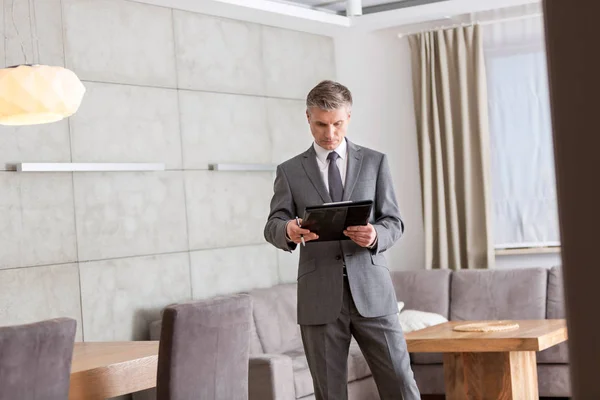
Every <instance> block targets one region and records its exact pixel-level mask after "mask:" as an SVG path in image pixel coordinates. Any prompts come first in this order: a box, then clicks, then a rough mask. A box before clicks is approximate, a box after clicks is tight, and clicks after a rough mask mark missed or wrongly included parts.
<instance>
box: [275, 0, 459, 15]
mask: <svg viewBox="0 0 600 400" xmlns="http://www.w3.org/2000/svg"><path fill="white" fill-rule="evenodd" d="M275 1H277V2H280V3H287V4H293V5H300V6H303V7H307V8H312V9H315V10H319V11H329V12H332V13H336V14H340V15H346V3H347V1H346V0H275ZM442 1H448V0H362V3H361V4H362V12H363V14H373V13H377V12H384V11H390V10H396V9H399V8H407V7H416V6H420V5H424V4H429V3H438V2H442Z"/></svg>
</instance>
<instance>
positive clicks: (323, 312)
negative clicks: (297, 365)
mask: <svg viewBox="0 0 600 400" xmlns="http://www.w3.org/2000/svg"><path fill="white" fill-rule="evenodd" d="M306 103H307V104H306V105H307V110H306V116H307V118H308V123H309V125H310V130H311V132H312V135H313V136H314V143H313V145H312V146H311V147H310V148H309V149H308V150H307V151H305V152H304V153H302V154H299V155H298V156H296V157H294V158H292V159H290V160H288V161H286V162H284V163H282V164H281V165H279V166H278V167H277V176H276V178H275V184H274V195H273V198H272V200H271V212H270V214H269V218H268V221H267V224H266V226H265V238H266V239H267V241H269V242H270V243H271V244H273V245H274V246H276V247H278V248H280V249H282V250H285V251H290V252H291V251H292V250H294V249H295V248H296V246H297V245H298V244H299V243H301V240H302V238H303V239H304V240H305V242H306V246H301V247H300V262H299V266H298V323H299V324H300V328H301V332H302V342H303V344H304V350H305V353H306V357H307V359H308V365H309V369H310V372H311V375H312V378H313V384H314V388H315V396H316V398H317V400H334V399H346V398H347V397H348V379H347V361H348V351H349V346H350V340H351V337H352V336H353V337H354V338H355V339H356V341H357V343H358V344H359V346H360V348H361V351H362V352H363V354H364V356H365V358H366V360H367V362H368V364H369V367H370V369H371V371H372V373H373V377H374V379H375V382H376V384H377V388H378V391H379V394H380V396H381V398H382V399H384V400H387V399H390V400H391V399H394V400H399V399H403V400H418V399H420V395H419V390H418V388H417V385H416V383H415V380H414V377H413V372H412V370H411V367H410V361H409V355H408V352H407V349H406V342H405V339H404V335H403V333H402V329H401V327H400V322H399V320H398V303H397V300H396V295H395V291H394V287H393V285H392V280H391V278H390V272H389V270H388V268H387V265H386V260H385V257H384V255H383V253H384V252H385V251H386V250H387V249H389V248H390V247H391V246H392V245H393V244H394V243H395V242H396V241H397V240H398V239H399V238H400V236H401V235H402V233H403V230H404V225H403V223H402V220H401V219H400V212H399V210H398V205H397V202H396V197H395V194H394V189H393V187H392V177H391V174H390V170H389V166H388V163H387V159H386V156H385V155H384V154H382V153H379V152H376V151H374V150H371V149H368V148H366V147H361V146H358V145H356V144H354V143H352V142H350V141H349V140H347V139H346V138H345V136H346V130H347V127H348V123H349V121H350V115H351V107H352V95H351V93H350V91H349V90H348V89H347V88H346V87H345V86H343V85H341V84H339V83H337V82H332V81H323V82H321V83H319V84H318V85H317V86H316V87H315V88H313V89H312V90H311V91H310V93H309V94H308V96H307V101H306ZM348 200H373V202H374V206H373V211H372V213H371V216H370V221H369V224H368V225H366V226H354V227H349V228H348V229H347V230H346V231H345V232H344V234H345V235H346V236H347V237H348V240H342V241H327V242H312V243H311V241H313V240H315V239H317V235H316V234H315V233H313V232H310V231H308V230H306V229H302V228H301V227H299V226H298V224H297V221H296V219H295V218H296V216H298V215H300V216H301V215H302V213H303V212H304V208H305V207H307V206H314V205H319V204H323V203H329V202H335V201H348ZM300 222H301V220H300ZM301 236H302V238H301Z"/></svg>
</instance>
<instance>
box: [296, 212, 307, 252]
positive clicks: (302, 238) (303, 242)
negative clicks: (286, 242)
mask: <svg viewBox="0 0 600 400" xmlns="http://www.w3.org/2000/svg"><path fill="white" fill-rule="evenodd" d="M296 224H298V228H301V226H300V220H299V219H298V216H296ZM300 240H302V246H304V247H306V242H305V241H304V235H300Z"/></svg>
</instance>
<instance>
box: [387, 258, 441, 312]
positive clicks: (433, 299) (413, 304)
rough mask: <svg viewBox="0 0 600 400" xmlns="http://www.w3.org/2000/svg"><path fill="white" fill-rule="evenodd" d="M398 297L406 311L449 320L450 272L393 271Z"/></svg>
mask: <svg viewBox="0 0 600 400" xmlns="http://www.w3.org/2000/svg"><path fill="white" fill-rule="evenodd" d="M391 275H392V281H393V283H394V288H395V289H396V297H397V298H398V301H402V302H404V309H405V310H419V311H427V312H432V313H436V314H440V315H442V316H444V317H446V318H448V310H449V308H450V275H451V272H450V271H448V270H441V269H440V270H416V271H393V272H392V273H391Z"/></svg>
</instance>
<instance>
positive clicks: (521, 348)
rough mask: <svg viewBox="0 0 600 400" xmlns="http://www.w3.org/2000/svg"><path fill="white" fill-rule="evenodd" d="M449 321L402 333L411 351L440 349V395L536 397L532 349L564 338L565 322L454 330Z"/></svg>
mask: <svg viewBox="0 0 600 400" xmlns="http://www.w3.org/2000/svg"><path fill="white" fill-rule="evenodd" d="M470 322H484V321H451V322H447V323H444V324H440V325H435V326H431V327H429V328H425V329H422V330H418V331H413V332H409V333H407V334H406V344H407V346H408V351H409V352H411V353H419V352H424V353H444V381H445V384H446V399H448V400H467V399H469V400H470V399H490V400H491V399H493V400H505V399H506V400H508V399H515V400H524V399H538V398H539V396H538V378H537V365H536V354H535V353H536V352H537V351H541V350H545V349H547V348H549V347H552V346H554V345H556V344H559V343H561V342H564V341H565V340H567V327H566V322H565V320H528V321H511V322H517V323H518V324H519V329H516V330H512V331H506V332H490V333H481V332H457V331H454V330H453V327H454V326H456V325H460V324H465V323H470Z"/></svg>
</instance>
